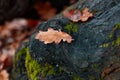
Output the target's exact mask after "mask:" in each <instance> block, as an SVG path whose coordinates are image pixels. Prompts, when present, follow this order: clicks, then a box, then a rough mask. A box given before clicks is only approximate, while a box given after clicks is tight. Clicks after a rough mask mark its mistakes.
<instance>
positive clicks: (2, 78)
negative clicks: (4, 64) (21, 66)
mask: <svg viewBox="0 0 120 80" xmlns="http://www.w3.org/2000/svg"><path fill="white" fill-rule="evenodd" d="M0 80H9V74H8V72H7V71H6V70H1V71H0Z"/></svg>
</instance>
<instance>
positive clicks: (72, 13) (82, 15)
mask: <svg viewBox="0 0 120 80" xmlns="http://www.w3.org/2000/svg"><path fill="white" fill-rule="evenodd" d="M63 15H64V16H65V17H67V18H68V19H70V20H71V21H73V22H78V21H80V20H81V21H82V22H84V21H87V20H88V19H89V18H90V17H93V14H92V13H90V12H89V10H88V8H85V9H84V10H83V11H80V10H78V9H75V10H69V11H64V12H63Z"/></svg>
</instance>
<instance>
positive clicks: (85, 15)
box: [80, 8, 93, 22]
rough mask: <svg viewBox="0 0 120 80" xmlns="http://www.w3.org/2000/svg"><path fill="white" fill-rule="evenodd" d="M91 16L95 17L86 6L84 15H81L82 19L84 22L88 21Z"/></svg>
mask: <svg viewBox="0 0 120 80" xmlns="http://www.w3.org/2000/svg"><path fill="white" fill-rule="evenodd" d="M90 17H93V14H92V13H90V12H89V9H88V8H85V9H84V10H83V11H82V15H81V16H80V20H81V21H83V22H84V21H87V20H88V18H90Z"/></svg>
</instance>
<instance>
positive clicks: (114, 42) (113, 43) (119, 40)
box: [100, 23, 120, 47]
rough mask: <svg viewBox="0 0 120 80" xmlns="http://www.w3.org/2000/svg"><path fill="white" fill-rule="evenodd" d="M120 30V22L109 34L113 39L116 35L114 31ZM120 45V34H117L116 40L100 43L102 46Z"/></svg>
mask: <svg viewBox="0 0 120 80" xmlns="http://www.w3.org/2000/svg"><path fill="white" fill-rule="evenodd" d="M117 30H120V23H118V24H116V25H115V27H114V28H113V30H112V31H111V33H110V35H109V36H108V38H109V39H113V38H114V37H115V35H114V33H115V31H117ZM115 45H117V46H120V35H119V36H117V37H116V38H115V39H114V40H112V41H111V42H108V43H104V44H102V45H100V47H109V46H115Z"/></svg>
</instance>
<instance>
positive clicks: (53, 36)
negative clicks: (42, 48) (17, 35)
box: [35, 28, 72, 44]
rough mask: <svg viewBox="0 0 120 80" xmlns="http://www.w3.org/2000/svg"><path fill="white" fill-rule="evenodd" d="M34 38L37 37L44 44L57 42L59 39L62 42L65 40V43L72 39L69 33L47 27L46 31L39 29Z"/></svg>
mask: <svg viewBox="0 0 120 80" xmlns="http://www.w3.org/2000/svg"><path fill="white" fill-rule="evenodd" d="M35 39H39V40H40V41H42V42H44V43H45V44H48V43H53V42H55V43H56V44H59V43H60V42H61V40H63V41H64V42H65V41H67V43H71V41H72V37H71V36H70V35H69V34H67V33H65V32H62V31H61V30H59V31H57V30H54V29H52V28H48V31H39V33H38V34H37V35H36V37H35Z"/></svg>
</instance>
